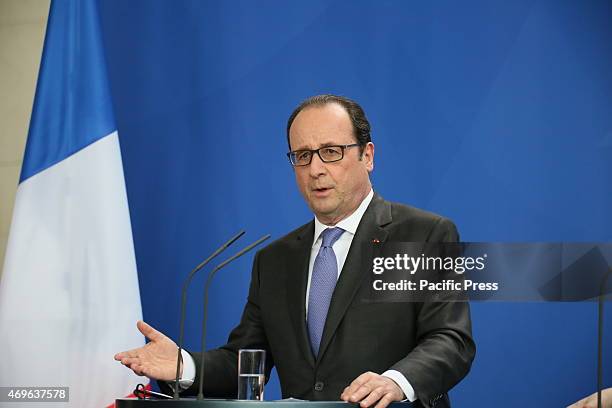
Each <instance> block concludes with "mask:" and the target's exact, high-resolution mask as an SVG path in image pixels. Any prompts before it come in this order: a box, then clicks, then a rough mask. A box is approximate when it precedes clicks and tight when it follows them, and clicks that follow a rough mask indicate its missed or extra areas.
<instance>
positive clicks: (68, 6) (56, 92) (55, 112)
mask: <svg viewBox="0 0 612 408" xmlns="http://www.w3.org/2000/svg"><path fill="white" fill-rule="evenodd" d="M97 7H98V5H97V2H96V1H95V0H59V1H58V0H53V1H52V2H51V8H50V11H49V20H48V23H47V33H46V36H45V44H44V48H43V55H42V60H41V64H40V71H39V74H38V83H37V85H36V97H35V99H34V107H33V110H32V118H31V120H30V130H29V133H28V141H27V144H26V150H25V156H24V161H23V165H22V168H21V176H20V180H19V181H20V182H23V181H24V180H26V179H28V178H30V177H32V176H33V175H35V174H37V173H39V172H41V171H43V170H45V169H47V168H49V167H51V166H53V165H54V164H56V163H58V162H60V161H62V160H64V159H65V158H67V157H68V156H70V155H72V154H74V153H76V152H78V151H79V150H81V149H83V148H84V147H86V146H88V145H89V144H91V143H93V142H95V141H96V140H98V139H101V138H102V137H104V136H106V135H108V134H109V133H111V132H113V131H114V130H115V129H116V125H115V118H114V115H113V108H112V101H111V95H110V90H109V86H108V78H107V72H106V59H105V56H104V49H103V46H102V36H101V32H100V22H99V18H98V10H97Z"/></svg>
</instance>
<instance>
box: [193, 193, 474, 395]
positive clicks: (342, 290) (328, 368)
mask: <svg viewBox="0 0 612 408" xmlns="http://www.w3.org/2000/svg"><path fill="white" fill-rule="evenodd" d="M313 236H314V221H311V222H309V223H308V224H305V225H303V226H302V227H300V228H298V229H296V230H294V231H292V232H291V233H289V234H288V235H286V236H285V237H283V238H281V239H279V240H277V241H275V242H273V243H272V244H270V245H269V246H267V247H266V248H264V249H262V250H260V251H259V252H258V253H257V254H256V256H255V260H254V265H253V272H252V278H251V286H250V289H249V295H248V301H247V304H246V306H245V308H244V312H243V315H242V318H241V321H240V324H239V325H238V326H237V327H236V328H235V329H234V330H233V331H232V332H231V334H230V336H229V340H228V342H227V344H226V345H225V346H223V347H221V348H219V349H216V350H211V351H208V352H207V353H205V366H204V367H205V373H204V377H205V378H204V380H205V382H204V384H205V390H204V391H205V392H204V394H205V396H207V397H228V398H235V396H236V390H237V352H238V350H239V349H241V348H262V349H265V350H267V357H268V361H267V367H266V368H267V370H268V375H269V372H270V370H271V369H272V366H273V365H274V366H276V369H277V371H278V375H279V378H280V383H281V388H282V394H283V397H285V398H287V397H295V398H301V399H308V400H338V399H339V398H340V394H341V393H342V390H343V389H344V387H346V386H347V385H348V384H349V383H350V382H351V381H352V380H354V379H355V378H356V377H357V376H359V375H360V374H362V373H364V372H366V371H373V372H376V373H379V374H380V373H382V372H384V371H386V370H388V369H393V370H397V371H399V372H401V373H402V374H403V375H404V376H405V377H406V378H407V379H408V381H409V382H410V384H411V385H412V386H413V388H414V390H415V392H416V395H417V398H418V399H419V400H420V402H421V403H422V404H423V405H424V406H437V407H440V406H447V405H448V397H447V396H446V393H447V391H448V390H449V389H450V388H451V387H453V386H454V385H455V384H457V383H458V382H459V381H460V380H461V379H462V378H463V377H464V376H465V375H466V374H467V373H468V371H469V369H470V366H471V363H472V360H473V358H474V354H475V345H474V342H473V340H472V334H471V321H470V312H469V305H468V304H467V303H462V302H449V303H415V302H404V303H397V302H396V303H371V302H370V303H368V302H366V301H364V298H366V297H367V293H368V292H367V291H368V286H369V282H370V281H369V279H368V277H369V275H371V267H372V265H371V259H367V256H366V255H365V254H363V253H362V251H361V248H362V247H363V245H364V244H367V243H371V242H372V241H373V240H378V241H380V242H381V243H384V242H385V241H388V242H393V241H395V242H453V241H457V240H458V235H457V230H456V228H455V226H454V224H453V223H452V222H451V221H449V220H448V219H445V218H442V217H440V216H437V215H435V214H431V213H428V212H425V211H422V210H419V209H416V208H413V207H409V206H405V205H401V204H395V203H391V202H388V201H385V200H383V199H382V198H381V197H380V196H378V195H375V196H374V198H373V200H372V202H371V203H370V205H369V207H368V209H367V210H366V212H365V214H364V216H363V218H362V220H361V222H360V224H359V227H358V229H357V232H356V234H355V237H354V238H353V242H352V244H351V248H350V250H349V253H348V256H347V259H346V261H345V264H344V267H343V269H342V273H341V274H340V278H339V280H338V283H337V285H336V289H335V291H334V294H333V298H332V301H331V305H330V308H329V312H328V316H327V320H326V323H325V328H324V332H323V338H322V340H321V345H320V352H319V357H318V358H317V359H315V357H314V356H313V354H312V352H311V349H310V345H309V341H308V335H307V330H306V321H305V316H306V311H305V298H306V285H307V279H308V264H309V258H310V252H311V247H312V244H313ZM192 356H193V357H194V359H195V361H196V366H197V367H198V368H199V365H200V364H201V358H202V355H201V354H200V353H192ZM198 381H199V378H197V377H196V381H195V383H194V385H193V386H192V387H191V388H190V389H189V390H186V392H187V393H194V392H195V391H196V390H197V384H198ZM417 405H418V404H417Z"/></svg>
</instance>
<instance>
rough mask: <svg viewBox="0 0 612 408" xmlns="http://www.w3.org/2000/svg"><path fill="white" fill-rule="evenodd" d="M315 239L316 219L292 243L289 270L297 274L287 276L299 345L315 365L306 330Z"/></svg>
mask: <svg viewBox="0 0 612 408" xmlns="http://www.w3.org/2000/svg"><path fill="white" fill-rule="evenodd" d="M313 239H314V221H313V222H311V223H309V224H307V225H306V227H305V228H303V229H302V231H300V233H299V234H298V238H297V239H296V240H295V241H294V242H293V243H292V244H291V245H292V246H291V248H290V250H289V253H287V254H286V259H287V260H288V266H287V268H288V270H290V271H293V270H295V274H293V272H292V274H291V275H287V276H286V280H287V282H286V284H287V292H286V293H287V305H288V308H289V314H290V316H291V322H292V324H293V329H294V333H296V337H297V341H298V347H299V349H300V350H301V352H302V354H303V355H304V358H305V359H306V360H307V361H308V362H309V363H310V365H311V366H313V367H314V364H315V360H314V356H313V355H312V349H311V348H310V341H309V340H308V332H307V330H306V306H305V305H306V303H305V302H306V285H307V283H308V265H309V260H310V252H311V250H312V241H313Z"/></svg>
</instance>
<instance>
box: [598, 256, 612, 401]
mask: <svg viewBox="0 0 612 408" xmlns="http://www.w3.org/2000/svg"><path fill="white" fill-rule="evenodd" d="M611 274H612V268H609V269H608V271H607V272H606V274H605V275H604V277H603V279H602V280H601V286H600V287H599V298H598V310H597V407H598V408H601V389H602V388H603V374H602V358H603V329H604V327H603V324H604V319H603V314H604V292H605V291H606V284H607V283H608V278H609V277H610V275H611Z"/></svg>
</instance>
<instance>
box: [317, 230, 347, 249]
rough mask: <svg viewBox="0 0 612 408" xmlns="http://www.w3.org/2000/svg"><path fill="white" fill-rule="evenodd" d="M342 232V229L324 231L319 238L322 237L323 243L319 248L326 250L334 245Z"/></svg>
mask: <svg viewBox="0 0 612 408" xmlns="http://www.w3.org/2000/svg"><path fill="white" fill-rule="evenodd" d="M343 232H344V230H343V229H342V228H338V227H335V228H327V229H326V230H325V231H323V232H322V233H321V237H323V243H322V244H321V247H323V248H327V247H331V246H332V245H334V243H335V242H336V241H337V240H338V238H340V236H341V235H342V233H343Z"/></svg>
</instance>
